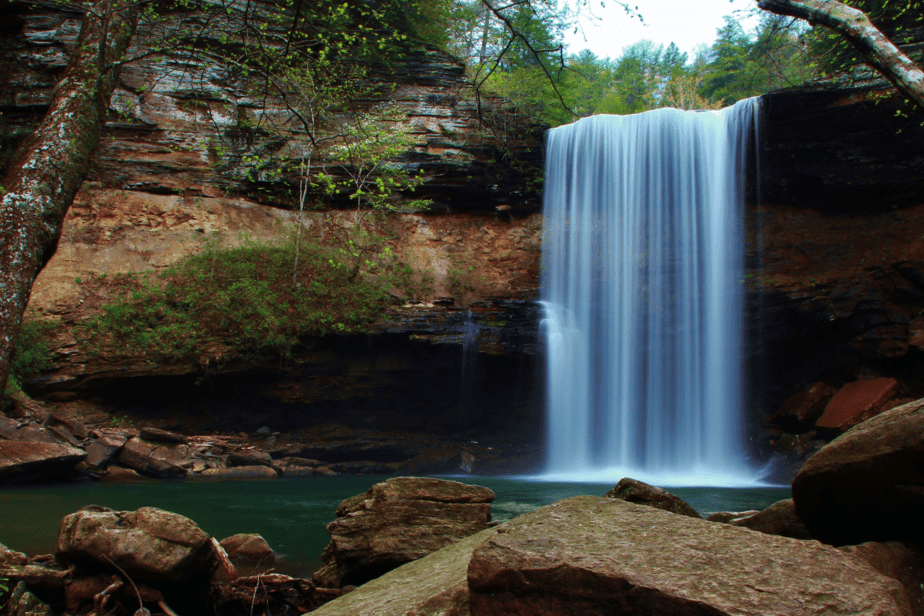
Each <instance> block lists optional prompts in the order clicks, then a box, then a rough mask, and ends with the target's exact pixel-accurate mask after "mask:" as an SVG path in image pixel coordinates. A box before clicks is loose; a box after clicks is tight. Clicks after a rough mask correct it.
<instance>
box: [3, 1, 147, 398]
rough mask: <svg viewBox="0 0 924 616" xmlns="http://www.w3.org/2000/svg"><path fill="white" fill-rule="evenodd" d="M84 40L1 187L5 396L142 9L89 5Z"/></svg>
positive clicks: (79, 41) (122, 3)
mask: <svg viewBox="0 0 924 616" xmlns="http://www.w3.org/2000/svg"><path fill="white" fill-rule="evenodd" d="M85 8H86V12H85V13H84V17H83V21H82V24H81V28H80V36H79V37H78V39H77V44H76V47H75V48H74V51H73V53H72V55H71V58H70V61H69V63H68V66H67V69H66V70H65V72H64V76H63V78H62V80H61V82H60V83H58V85H57V87H56V88H55V92H54V96H53V98H52V101H51V104H50V105H49V108H48V111H47V112H46V114H45V117H44V119H43V120H42V123H41V124H40V125H39V127H38V128H37V129H36V131H35V132H34V133H33V134H32V135H31V136H30V138H29V139H28V141H27V143H26V144H25V146H24V147H23V150H22V152H21V153H20V155H19V156H18V157H17V159H16V160H15V161H14V162H13V164H12V166H11V167H10V168H9V171H8V172H7V174H6V176H5V177H4V178H3V180H2V181H0V186H2V192H0V392H2V391H3V390H4V388H5V386H6V382H7V379H8V377H9V375H10V367H11V362H12V357H13V353H14V351H15V343H16V336H17V334H18V332H19V327H20V324H21V323H22V315H23V312H24V311H25V309H26V304H27V303H28V301H29V294H30V292H31V289H32V283H33V281H34V280H35V277H36V276H37V275H38V273H39V272H40V271H41V269H42V267H44V265H45V263H46V262H47V261H48V259H49V258H51V255H52V254H54V251H55V248H56V247H57V244H58V238H59V237H60V235H61V226H62V223H63V221H64V216H65V214H66V213H67V209H68V207H70V204H71V202H72V201H73V199H74V195H75V194H76V193H77V189H78V188H79V187H80V184H81V182H83V179H84V176H85V175H86V173H87V170H88V168H89V165H90V160H91V158H92V156H93V152H94V151H95V149H96V146H97V144H98V142H99V138H100V134H101V132H102V129H103V125H104V124H105V122H106V115H107V112H108V110H109V99H110V98H111V97H112V91H113V88H114V87H115V84H116V81H117V79H118V74H119V68H120V62H121V60H122V59H123V57H124V55H125V52H126V49H127V48H128V45H129V43H130V41H131V38H132V35H133V34H134V31H135V27H136V25H137V21H138V5H137V4H136V3H134V2H132V1H131V0H95V1H93V2H90V3H89V4H87V5H85Z"/></svg>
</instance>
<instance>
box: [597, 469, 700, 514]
mask: <svg viewBox="0 0 924 616" xmlns="http://www.w3.org/2000/svg"><path fill="white" fill-rule="evenodd" d="M605 496H606V497H607V498H618V499H620V500H624V501H626V502H629V503H637V504H639V505H648V506H649V507H655V508H657V509H663V510H664V511H670V512H671V513H679V514H680V515H685V516H689V517H691V518H699V517H702V516H700V515H699V514H698V513H697V512H696V509H694V508H693V507H690V505H688V504H687V503H686V502H685V501H684V500H683V499H682V498H679V497H677V496H674V495H673V494H671V493H670V492H668V491H667V490H663V489H661V488H656V487H655V486H652V485H648V484H647V483H645V482H643V481H639V480H637V479H631V478H629V477H623V478H622V479H620V480H619V483H617V484H616V487H615V488H613V489H612V490H610V491H609V492H607V493H606V494H605Z"/></svg>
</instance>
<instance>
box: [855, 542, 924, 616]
mask: <svg viewBox="0 0 924 616" xmlns="http://www.w3.org/2000/svg"><path fill="white" fill-rule="evenodd" d="M840 549H841V550H842V551H844V552H846V553H847V554H851V555H853V556H856V557H857V558H860V559H862V560H864V561H866V562H867V563H869V564H870V565H871V566H872V567H873V569H875V570H876V571H878V572H879V573H881V574H882V575H887V576H889V577H890V578H893V579H896V580H898V581H899V582H900V583H901V585H902V586H904V588H905V593H906V596H907V597H908V602H909V603H910V604H911V613H912V614H914V616H924V552H922V551H921V550H919V549H918V548H916V547H914V546H913V545H910V544H907V543H902V542H900V541H888V542H886V543H877V542H875V541H869V542H867V543H861V544H860V545H848V546H844V547H842V548H840Z"/></svg>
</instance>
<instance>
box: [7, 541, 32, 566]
mask: <svg viewBox="0 0 924 616" xmlns="http://www.w3.org/2000/svg"><path fill="white" fill-rule="evenodd" d="M28 562H29V557H28V556H26V555H25V554H23V553H22V552H16V551H14V550H11V549H10V548H8V547H6V546H5V545H3V544H2V543H0V565H25V564H26V563H28Z"/></svg>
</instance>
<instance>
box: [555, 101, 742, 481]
mask: <svg viewBox="0 0 924 616" xmlns="http://www.w3.org/2000/svg"><path fill="white" fill-rule="evenodd" d="M756 114H757V103H756V100H747V101H742V102H740V103H738V104H737V105H735V106H734V107H731V108H728V109H723V110H722V111H716V112H684V111H678V110H675V109H659V110H656V111H650V112H647V113H642V114H638V115H632V116H595V117H591V118H585V119H582V120H580V121H578V122H576V123H574V124H571V125H568V126H562V127H560V128H556V129H554V130H552V131H550V132H549V136H548V143H547V154H546V187H545V205H544V210H543V216H544V227H545V231H544V233H545V237H544V246H543V305H544V309H545V310H544V312H545V316H544V320H543V328H544V331H545V337H546V338H545V339H546V345H547V351H548V388H549V390H548V425H547V432H548V438H549V441H548V457H547V466H546V471H547V473H548V474H549V475H551V476H554V477H559V478H560V477H562V476H568V477H572V478H576V477H581V478H585V479H587V478H593V477H595V476H596V477H599V478H601V479H606V480H608V481H613V480H615V479H619V477H621V476H624V475H628V476H632V477H635V478H638V479H642V480H644V481H649V482H653V483H658V484H660V485H673V486H676V485H732V484H741V483H751V482H753V478H754V476H755V471H753V470H751V469H750V468H749V466H748V464H747V462H746V457H745V454H744V451H743V444H742V440H743V436H742V425H741V420H740V413H741V410H742V409H741V407H742V385H741V382H742V366H741V363H742V331H741V330H742V320H743V319H742V294H743V285H742V278H743V242H742V235H743V222H742V209H743V208H742V204H743V199H744V167H745V158H746V153H747V149H748V148H747V144H748V137H749V135H751V134H752V133H753V127H754V123H755V116H756Z"/></svg>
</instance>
